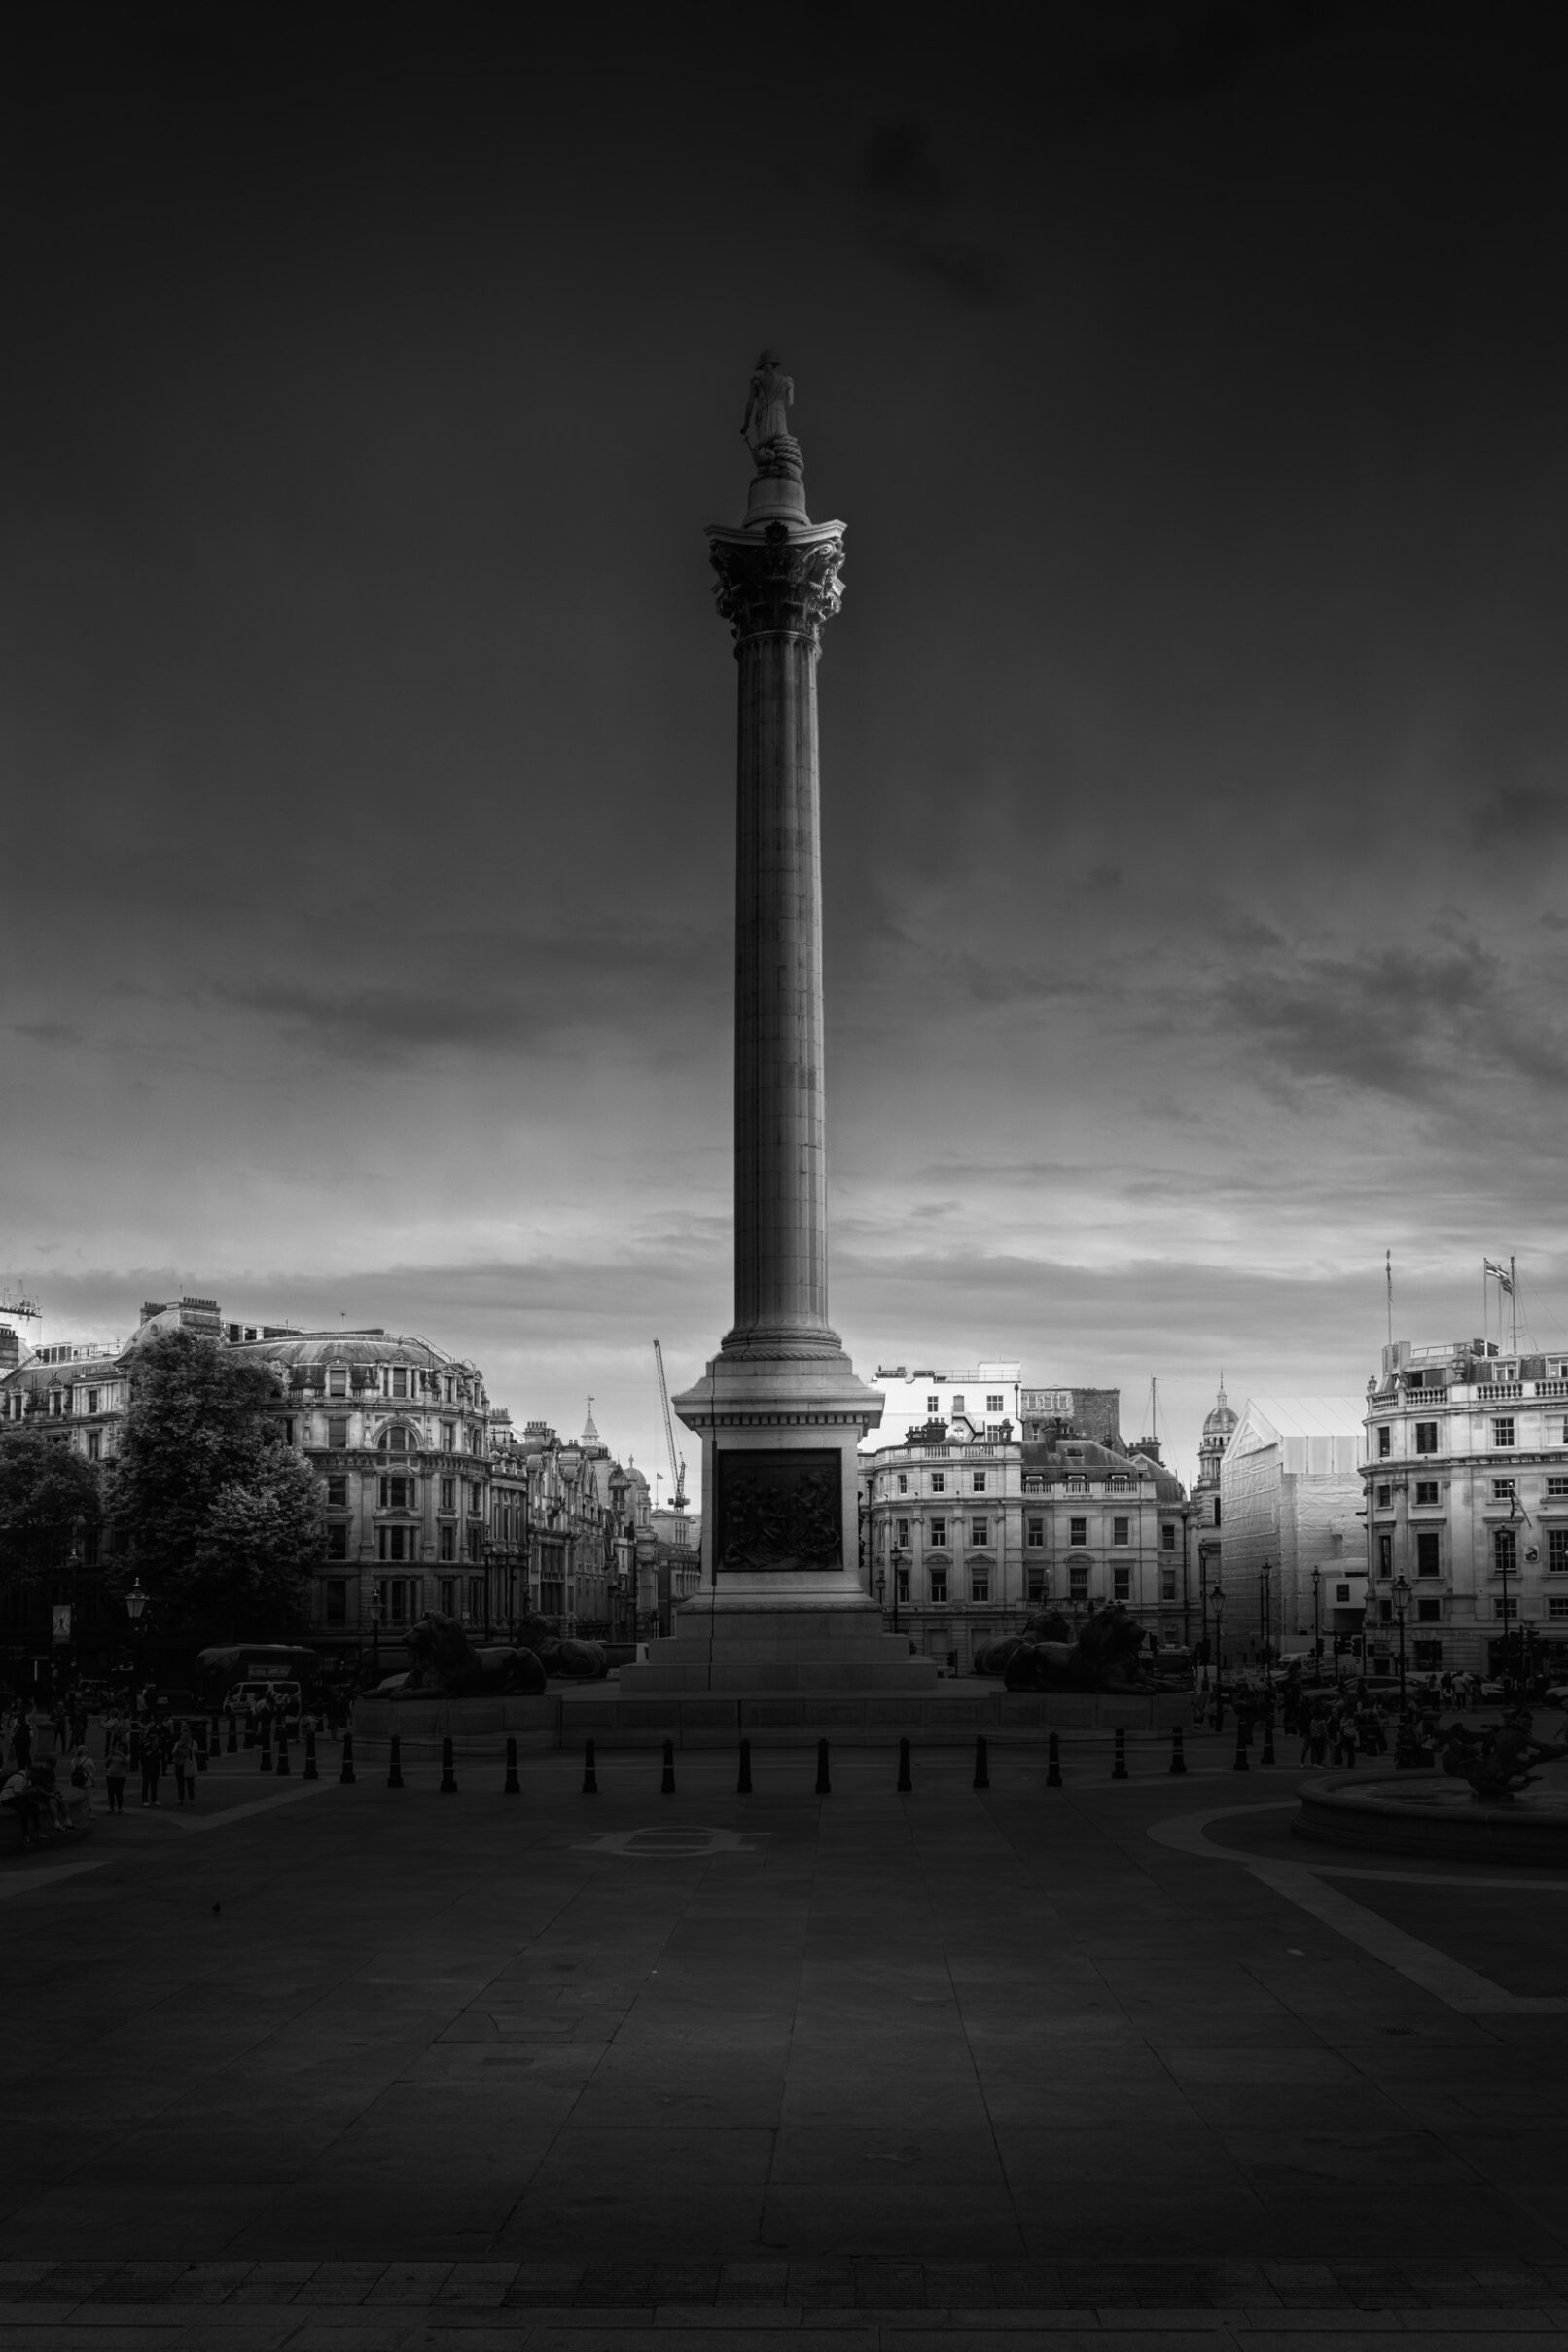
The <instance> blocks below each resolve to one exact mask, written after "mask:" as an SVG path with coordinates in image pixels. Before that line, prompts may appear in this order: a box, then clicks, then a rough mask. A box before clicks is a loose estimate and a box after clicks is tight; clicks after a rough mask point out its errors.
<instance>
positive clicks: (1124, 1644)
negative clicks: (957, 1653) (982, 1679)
mask: <svg viewBox="0 0 1568 2352" xmlns="http://www.w3.org/2000/svg"><path fill="white" fill-rule="evenodd" d="M1146 1639H1147V1636H1146V1634H1145V1632H1144V1629H1143V1627H1142V1626H1141V1625H1140V1624H1139V1622H1138V1621H1137V1619H1136V1618H1135V1617H1133V1616H1132V1615H1131V1613H1130V1611H1128V1610H1126V1609H1124V1608H1123V1606H1122V1604H1121V1602H1120V1601H1113V1602H1112V1603H1111V1605H1110V1607H1109V1608H1106V1609H1097V1610H1094V1611H1093V1612H1092V1613H1091V1614H1090V1616H1089V1617H1088V1618H1087V1620H1086V1621H1085V1622H1084V1623H1083V1624H1082V1625H1081V1626H1080V1627H1079V1629H1078V1632H1077V1634H1076V1635H1075V1634H1074V1631H1073V1628H1072V1626H1071V1625H1070V1624H1069V1623H1068V1621H1067V1620H1066V1618H1065V1617H1063V1616H1062V1614H1061V1612H1060V1610H1051V1611H1050V1612H1049V1613H1045V1614H1042V1615H1038V1616H1035V1617H1031V1618H1030V1619H1029V1621H1028V1622H1027V1624H1026V1625H1025V1627H1024V1630H1023V1634H1022V1636H1021V1638H1015V1639H1014V1644H1013V1647H1012V1648H1011V1650H1010V1651H1009V1655H1008V1656H1007V1657H1006V1658H1005V1659H1004V1661H1003V1664H1002V1677H1003V1680H1004V1681H1005V1682H1006V1684H1007V1687H1008V1689H1009V1690H1010V1691H1155V1690H1158V1689H1159V1687H1160V1685H1159V1680H1158V1676H1156V1675H1154V1674H1151V1673H1149V1672H1148V1670H1147V1669H1146V1668H1144V1667H1141V1666H1140V1665H1139V1663H1138V1654H1139V1652H1140V1651H1141V1650H1142V1648H1143V1646H1144V1642H1145V1640H1146ZM992 1647H993V1649H998V1650H1000V1649H1005V1648H1007V1647H1008V1645H1007V1644H1006V1643H1001V1642H999V1643H996V1644H993V1645H992ZM976 1664H977V1665H979V1664H980V1660H979V1658H977V1659H976ZM985 1670H986V1669H984V1668H983V1667H982V1668H981V1669H980V1671H981V1672H984V1671H985ZM990 1671H991V1672H993V1673H994V1672H995V1671H996V1669H995V1668H994V1667H992V1668H991V1669H990Z"/></svg>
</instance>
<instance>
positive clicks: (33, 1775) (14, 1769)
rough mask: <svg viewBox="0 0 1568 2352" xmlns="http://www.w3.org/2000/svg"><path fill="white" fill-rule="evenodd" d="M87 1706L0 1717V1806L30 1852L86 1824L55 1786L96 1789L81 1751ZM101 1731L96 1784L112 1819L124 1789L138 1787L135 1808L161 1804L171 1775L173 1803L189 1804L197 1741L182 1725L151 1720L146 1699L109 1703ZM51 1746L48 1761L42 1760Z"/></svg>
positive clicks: (72, 1699)
mask: <svg viewBox="0 0 1568 2352" xmlns="http://www.w3.org/2000/svg"><path fill="white" fill-rule="evenodd" d="M100 1721H101V1723H102V1726H103V1764H102V1779H103V1788H104V1795H105V1797H106V1799H107V1801H108V1810H109V1811H110V1812H111V1813H123V1812H124V1811H125V1783H126V1781H127V1780H128V1779H130V1778H132V1777H133V1776H139V1778H140V1782H141V1801H142V1803H143V1804H144V1805H146V1806H149V1807H152V1806H157V1805H159V1804H160V1803H161V1801H162V1800H161V1798H160V1789H161V1787H162V1784H163V1782H164V1780H165V1778H167V1777H168V1776H170V1775H172V1777H173V1781H174V1789H175V1800H176V1802H177V1803H179V1804H182V1805H184V1804H195V1802H196V1770H197V1764H196V1753H197V1745H198V1743H197V1738H196V1732H195V1731H194V1729H193V1728H192V1726H191V1724H190V1723H189V1721H187V1720H186V1719H185V1718H184V1717H175V1718H170V1717H168V1716H165V1715H160V1713H159V1712H158V1709H157V1705H156V1701H155V1696H154V1694H153V1693H151V1692H145V1693H139V1694H135V1695H133V1696H130V1697H127V1698H126V1699H125V1700H123V1701H122V1700H113V1699H112V1700H110V1701H109V1702H108V1703H107V1705H105V1706H104V1707H103V1708H102V1709H101V1711H100ZM88 1722H89V1702H88V1700H87V1699H86V1697H85V1696H83V1695H82V1694H80V1693H71V1694H69V1696H68V1697H66V1698H62V1699H60V1700H58V1701H54V1702H52V1703H51V1704H49V1705H47V1706H42V1707H39V1706H28V1705H26V1704H23V1705H20V1706H18V1707H15V1708H12V1709H9V1710H0V1759H3V1760H4V1770H3V1773H0V1805H3V1806H5V1807H6V1808H7V1810H9V1811H10V1812H13V1813H15V1814H18V1815H19V1816H20V1819H21V1825H22V1838H21V1841H22V1844H23V1845H24V1846H30V1845H33V1844H36V1843H39V1842H41V1841H42V1840H43V1839H45V1838H46V1837H52V1836H54V1835H74V1834H76V1833H78V1832H80V1830H81V1829H83V1828H84V1827H85V1826H86V1824H85V1822H84V1821H83V1820H82V1819H81V1818H80V1815H81V1814H82V1812H83V1811H84V1810H85V1808H84V1807H82V1806H80V1805H78V1806H77V1807H76V1808H75V1810H76V1814H77V1816H78V1817H77V1818H73V1809H72V1806H71V1803H70V1802H69V1800H68V1799H67V1796H66V1790H65V1788H62V1787H61V1784H60V1773H61V1771H62V1769H63V1771H64V1774H65V1781H66V1787H68V1788H69V1789H70V1790H71V1791H74V1792H76V1793H78V1794H79V1795H81V1796H89V1795H90V1793H91V1791H92V1790H94V1789H95V1788H96V1787H97V1785H98V1779H99V1767H98V1765H97V1764H95V1763H94V1761H93V1759H92V1757H91V1755H90V1754H89V1749H88ZM51 1743H52V1744H53V1753H46V1750H48V1749H49V1748H50V1746H51Z"/></svg>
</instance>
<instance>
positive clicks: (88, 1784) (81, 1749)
mask: <svg viewBox="0 0 1568 2352" xmlns="http://www.w3.org/2000/svg"><path fill="white" fill-rule="evenodd" d="M97 1784H98V1771H97V1766H96V1765H95V1764H94V1763H93V1761H92V1759H91V1757H90V1756H89V1754H88V1751H87V1742H86V1741H85V1740H79V1741H78V1742H77V1744H76V1746H75V1747H74V1748H73V1749H72V1750H71V1786H72V1788H73V1789H94V1788H96V1787H97Z"/></svg>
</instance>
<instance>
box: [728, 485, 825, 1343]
mask: <svg viewBox="0 0 1568 2352" xmlns="http://www.w3.org/2000/svg"><path fill="white" fill-rule="evenodd" d="M710 538H711V540H712V542H713V564H714V569H715V571H716V572H717V573H718V575H719V586H718V591H717V593H718V604H719V610H720V612H721V614H722V615H723V617H724V618H725V619H726V620H727V621H728V622H729V623H730V624H731V628H732V629H733V632H734V638H735V659H736V660H737V662H738V664H739V668H740V680H739V687H740V693H739V734H738V742H737V747H736V768H737V775H736V783H737V824H736V842H735V1144H734V1148H735V1313H734V1327H733V1329H732V1330H731V1333H730V1335H729V1336H728V1337H727V1338H726V1339H725V1341H724V1351H725V1353H726V1354H736V1353H743V1354H747V1355H771V1354H773V1353H774V1352H775V1351H776V1350H778V1349H781V1348H783V1349H786V1350H788V1351H789V1352H791V1353H798V1352H802V1351H804V1352H809V1353H812V1354H818V1353H820V1354H823V1355H834V1354H837V1352H838V1345H839V1343H838V1339H837V1335H836V1334H835V1333H834V1332H833V1331H831V1330H830V1329H829V1326H828V1234H827V1159H826V1138H825V1133H824V1088H823V1038H822V877H821V842H820V822H819V813H818V771H817V682H816V665H817V657H818V652H819V650H820V646H821V638H822V624H823V622H824V621H826V620H828V619H830V618H831V617H832V615H833V614H834V613H835V612H836V611H837V607H838V602H839V597H840V595H841V592H842V591H841V589H840V588H839V585H838V571H839V566H840V565H841V564H842V562H843V552H844V551H843V529H842V525H841V524H839V523H836V522H830V523H821V524H818V525H816V526H814V527H813V526H812V525H810V524H806V525H805V526H804V527H803V528H802V527H799V526H797V527H795V528H791V527H790V526H789V525H788V524H786V523H784V522H782V521H779V520H777V519H774V520H771V521H768V522H766V523H764V524H763V525H762V527H761V529H758V528H755V527H752V528H747V527H745V526H742V528H741V529H740V530H738V531H730V530H721V529H715V530H713V531H712V532H710Z"/></svg>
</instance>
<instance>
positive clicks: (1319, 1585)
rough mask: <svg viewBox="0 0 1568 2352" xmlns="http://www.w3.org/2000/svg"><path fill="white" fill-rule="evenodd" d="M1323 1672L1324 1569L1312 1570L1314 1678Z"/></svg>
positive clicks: (1315, 1679)
mask: <svg viewBox="0 0 1568 2352" xmlns="http://www.w3.org/2000/svg"><path fill="white" fill-rule="evenodd" d="M1322 1672H1323V1571H1322V1569H1321V1568H1314V1569H1313V1571H1312V1679H1313V1681H1314V1682H1315V1681H1317V1679H1318V1677H1319V1676H1320V1675H1321V1674H1322Z"/></svg>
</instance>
